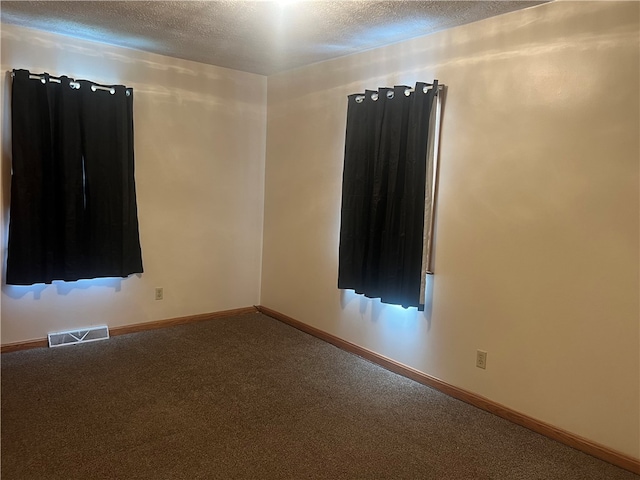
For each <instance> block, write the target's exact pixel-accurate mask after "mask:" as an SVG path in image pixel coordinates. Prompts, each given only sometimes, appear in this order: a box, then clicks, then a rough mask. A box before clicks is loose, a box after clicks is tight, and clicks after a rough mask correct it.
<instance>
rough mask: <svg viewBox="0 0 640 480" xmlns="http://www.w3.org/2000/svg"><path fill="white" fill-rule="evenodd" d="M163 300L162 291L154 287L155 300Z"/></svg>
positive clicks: (160, 288)
mask: <svg viewBox="0 0 640 480" xmlns="http://www.w3.org/2000/svg"><path fill="white" fill-rule="evenodd" d="M163 298H164V290H163V289H162V287H156V300H162V299H163Z"/></svg>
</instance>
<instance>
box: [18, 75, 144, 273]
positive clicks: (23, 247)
mask: <svg viewBox="0 0 640 480" xmlns="http://www.w3.org/2000/svg"><path fill="white" fill-rule="evenodd" d="M13 74H14V78H13V85H12V95H11V102H12V177H11V209H10V221H9V245H8V256H7V283H8V284H13V285H32V284H35V283H51V282H52V281H53V280H64V281H74V280H79V279H88V278H99V277H126V276H128V275H130V274H132V273H141V272H142V255H141V249H140V241H139V234H138V218H137V206H136V194H135V183H134V155H133V92H132V90H131V89H127V88H125V87H124V86H121V85H116V86H110V87H103V86H100V85H97V84H94V83H92V82H89V81H84V80H80V81H77V82H76V81H74V80H73V79H70V78H68V77H64V76H63V77H60V78H53V77H49V75H47V74H41V75H31V74H30V72H29V71H27V70H14V72H13Z"/></svg>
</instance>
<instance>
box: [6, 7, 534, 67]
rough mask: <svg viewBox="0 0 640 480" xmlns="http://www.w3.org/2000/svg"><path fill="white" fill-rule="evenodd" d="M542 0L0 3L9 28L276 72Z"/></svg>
mask: <svg viewBox="0 0 640 480" xmlns="http://www.w3.org/2000/svg"><path fill="white" fill-rule="evenodd" d="M539 3H544V2H541V1H477V2H472V1H427V2H421V1H386V2H375V1H291V0H289V1H237V0H236V1H229V0H227V1H208V2H207V1H204V2H203V1H186V2H165V1H147V2H139V1H127V2H100V1H89V2H81V1H80V2H79V1H66V2H61V1H41V2H27V1H17V2H11V1H2V2H1V3H0V13H1V19H2V22H4V23H10V24H16V25H21V26H25V27H31V28H36V29H40V30H46V31H50V32H54V33H59V34H63V35H70V36H73V37H77V38H82V39H86V40H95V41H99V42H105V43H109V44H112V45H118V46H122V47H129V48H136V49H139V50H146V51H149V52H154V53H159V54H162V55H168V56H172V57H177V58H184V59H188V60H194V61H197V62H203V63H209V64H212V65H218V66H222V67H227V68H233V69H236V70H243V71H246V72H252V73H259V74H262V75H270V74H272V73H277V72H281V71H285V70H290V69H292V68H296V67H300V66H302V65H307V64H310V63H316V62H319V61H323V60H327V59H330V58H335V57H340V56H343V55H348V54H351V53H355V52H359V51H363V50H369V49H371V48H375V47H379V46H382V45H388V44H390V43H395V42H399V41H402V40H407V39H409V38H413V37H418V36H422V35H427V34H429V33H433V32H436V31H438V30H443V29H446V28H451V27H453V26H456V25H462V24H465V23H470V22H473V21H477V20H481V19H483V18H487V17H491V16H495V15H500V14H502V13H506V12H510V11H513V10H519V9H522V8H527V7H530V6H532V5H537V4H539Z"/></svg>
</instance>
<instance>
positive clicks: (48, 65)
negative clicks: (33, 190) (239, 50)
mask: <svg viewBox="0 0 640 480" xmlns="http://www.w3.org/2000/svg"><path fill="white" fill-rule="evenodd" d="M13 68H26V69H29V70H30V71H32V72H36V73H40V72H43V71H47V72H49V73H51V74H54V75H55V74H57V75H62V74H65V75H68V76H71V77H75V78H85V79H90V80H94V81H96V82H99V83H103V84H113V83H117V84H125V85H127V86H130V87H133V89H134V95H135V97H134V131H135V160H136V186H137V194H138V195H137V199H138V216H139V223H140V240H141V243H142V255H143V262H144V269H145V271H144V274H142V275H141V276H135V275H134V276H131V277H129V278H126V279H109V280H92V281H79V282H73V283H63V282H54V283H53V284H52V285H47V286H45V285H37V286H33V287H15V286H7V285H6V284H5V283H4V282H3V285H2V298H1V301H2V303H1V308H2V343H3V344H6V343H12V342H17V341H25V340H29V339H37V338H44V337H46V334H47V332H50V331H58V330H62V329H67V328H73V327H81V326H86V325H95V324H103V323H106V324H107V325H109V326H111V327H114V326H118V325H127V324H132V323H141V322H146V321H153V320H160V319H166V318H173V317H179V316H185V315H192V314H198V313H206V312H215V311H221V310H227V309H233V308H239V307H247V306H251V305H254V304H256V303H258V302H259V297H260V269H261V249H262V215H263V189H264V156H265V142H266V77H264V76H259V75H252V74H248V73H242V72H237V71H233V70H229V69H224V68H218V67H213V66H209V65H204V64H199V63H195V62H189V61H184V60H178V59H174V58H168V57H163V56H159V55H154V54H149V53H144V52H140V51H135V50H127V49H122V48H116V47H111V46H107V45H103V44H97V43H91V42H85V41H80V40H77V39H72V38H69V37H63V36H59V35H53V34H49V33H45V32H41V31H37V30H30V29H25V28H21V27H16V26H10V25H2V70H3V72H8V71H10V70H11V69H13ZM9 81H10V79H9V76H8V74H5V75H4V76H3V78H2V92H3V96H2V100H3V107H2V112H3V115H2V117H3V118H2V120H3V130H2V189H3V192H2V200H3V203H2V205H3V229H4V233H5V235H6V232H7V223H6V222H7V220H8V209H9V202H10V196H9V192H10V171H11V170H10V169H11V166H10V161H11V155H10V150H11V143H10V126H9V124H10V121H9V120H10V116H9V113H10V112H9V105H10V102H9V93H8V92H9V88H8V87H9V85H8V82H9ZM2 238H3V243H2V259H3V266H2V271H3V276H4V261H5V259H6V238H5V236H3V237H2ZM155 287H163V288H164V300H162V301H156V300H155V299H154V288H155Z"/></svg>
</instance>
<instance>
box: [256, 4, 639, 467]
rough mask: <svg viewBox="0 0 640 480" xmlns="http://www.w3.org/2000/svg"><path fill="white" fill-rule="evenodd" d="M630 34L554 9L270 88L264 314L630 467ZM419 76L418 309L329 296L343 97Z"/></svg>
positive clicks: (319, 69)
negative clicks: (485, 401) (437, 90)
mask: <svg viewBox="0 0 640 480" xmlns="http://www.w3.org/2000/svg"><path fill="white" fill-rule="evenodd" d="M638 19H639V5H638V4H637V3H635V2H626V3H609V2H604V3H599V2H577V3H574V2H561V3H551V4H546V5H543V6H539V7H535V8H532V9H528V10H523V11H519V12H515V13H512V14H508V15H503V16H500V17H496V18H493V19H488V20H485V21H482V22H478V23H474V24H469V25H465V26H462V27H458V28H454V29H451V30H448V31H445V32H442V33H438V34H435V35H431V36H428V37H423V38H420V39H416V40H413V41H408V42H404V43H400V44H397V45H393V46H389V47H385V48H380V49H377V50H373V51H370V52H366V53H362V54H358V55H352V56H348V57H343V58H339V59H336V60H332V61H327V62H324V63H321V64H317V65H313V66H310V67H307V68H301V69H298V70H295V71H292V72H288V73H285V74H282V75H275V76H270V77H269V78H268V139H267V160H266V187H265V228H264V250H263V276H262V297H261V303H262V304H263V305H264V306H267V307H270V308H272V309H275V310H277V311H280V312H282V313H284V314H286V315H289V316H292V317H294V318H297V319H299V320H301V321H303V322H306V323H308V324H310V325H312V326H314V327H317V328H320V329H322V330H324V331H327V332H329V333H331V334H334V335H337V336H339V337H341V338H344V339H346V340H348V341H350V342H353V343H356V344H358V345H361V346H363V347H366V348H369V349H371V350H374V351H376V352H378V353H380V354H382V355H385V356H388V357H391V358H392V359H395V360H396V361H399V362H402V363H404V364H406V365H409V366H411V367H413V368H416V369H418V370H420V371H422V372H425V373H427V374H429V375H432V376H435V377H438V378H440V379H442V380H444V381H446V382H449V383H451V384H453V385H456V386H458V387H461V388H464V389H467V390H469V391H472V392H475V393H476V394H479V395H482V396H485V397H488V398H489V399H491V400H493V401H495V402H498V403H501V404H503V405H506V406H508V407H511V408H513V409H515V410H517V411H520V412H523V413H525V414H527V415H529V416H532V417H534V418H536V419H539V420H541V421H544V422H549V423H551V424H553V425H555V426H558V427H560V428H562V429H566V430H568V431H570V432H573V433H575V434H578V435H581V436H584V437H586V438H588V439H590V440H592V441H595V442H598V443H600V444H603V445H605V446H607V447H609V448H612V449H615V450H618V451H620V452H623V453H625V454H628V455H631V456H634V457H636V458H640V440H639V432H640V419H639V411H640V396H639V379H640V371H639V368H640V358H639V343H640V337H639V311H638V308H639V307H638V301H639V298H638V297H639V283H638V274H639V271H638V270H639V256H638V250H639V248H638V247H639V239H638V228H639V225H638V223H639V208H638V196H639V190H638V174H639V170H638V163H639V155H640V152H639V147H638V132H639V127H640V125H639V120H638V117H639V97H638V90H639V86H640V83H639V78H638V75H639V49H638V44H639V42H638V40H639V39H638ZM433 78H437V79H439V80H440V81H441V82H443V83H445V84H446V85H447V86H448V93H447V97H446V105H445V108H444V119H443V128H442V142H441V171H440V192H439V207H438V208H439V215H438V219H437V236H436V257H435V269H436V275H435V276H434V277H433V278H432V297H431V308H430V309H427V312H426V313H420V312H417V311H416V310H415V309H409V310H403V309H401V308H399V307H393V306H386V305H382V304H380V303H379V302H378V301H375V300H368V299H365V298H361V297H359V296H356V295H354V294H353V293H352V292H340V291H339V290H338V289H337V287H336V282H337V250H338V235H339V222H340V217H339V214H340V188H341V175H342V158H343V149H344V126H345V118H346V116H345V115H346V96H347V95H348V94H349V93H354V92H361V91H363V90H364V89H366V88H370V89H371V88H377V87H378V86H391V85H394V84H408V85H411V84H413V83H414V82H415V81H417V80H420V81H430V80H431V79H433ZM477 349H483V350H487V351H488V360H487V364H488V367H487V369H486V370H480V369H478V368H476V367H475V355H476V350H477Z"/></svg>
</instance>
